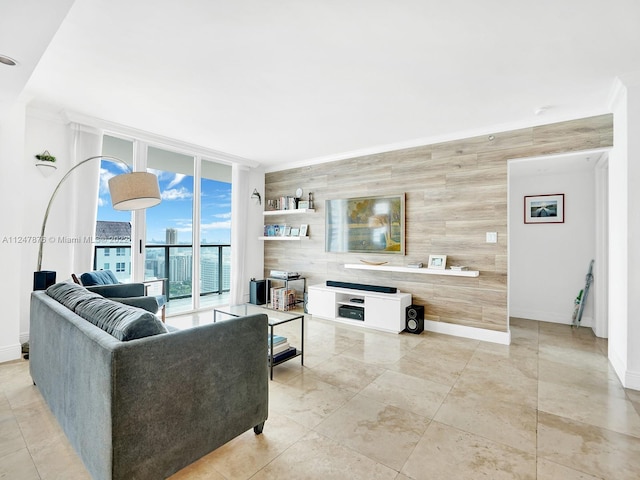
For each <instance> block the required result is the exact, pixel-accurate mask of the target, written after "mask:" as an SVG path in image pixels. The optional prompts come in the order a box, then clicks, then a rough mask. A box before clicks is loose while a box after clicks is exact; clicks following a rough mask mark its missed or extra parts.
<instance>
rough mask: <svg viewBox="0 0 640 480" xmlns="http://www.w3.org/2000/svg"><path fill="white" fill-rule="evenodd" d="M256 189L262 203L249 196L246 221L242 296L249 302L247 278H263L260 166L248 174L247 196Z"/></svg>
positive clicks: (261, 173)
mask: <svg viewBox="0 0 640 480" xmlns="http://www.w3.org/2000/svg"><path fill="white" fill-rule="evenodd" d="M254 188H255V189H256V190H258V192H259V193H260V196H261V197H262V202H263V203H262V204H261V205H257V204H256V202H255V200H254V199H252V198H249V203H248V208H247V216H246V221H247V224H248V228H247V236H248V238H247V256H246V258H245V275H244V278H245V280H246V281H245V282H244V289H245V290H244V292H243V297H244V299H245V301H246V302H249V279H251V278H264V245H263V243H264V242H263V241H261V240H258V237H260V236H262V234H263V232H262V230H263V228H262V225H263V224H264V216H263V215H262V212H263V211H264V170H263V169H262V168H253V169H251V172H250V174H249V196H250V195H251V193H252V192H253V189H254Z"/></svg>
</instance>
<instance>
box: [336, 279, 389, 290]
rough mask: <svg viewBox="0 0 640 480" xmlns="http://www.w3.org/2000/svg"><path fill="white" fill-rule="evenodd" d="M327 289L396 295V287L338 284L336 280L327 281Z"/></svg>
mask: <svg viewBox="0 0 640 480" xmlns="http://www.w3.org/2000/svg"><path fill="white" fill-rule="evenodd" d="M327 287H340V288H352V289H354V290H366V291H368V292H378V293H396V292H397V291H398V289H397V288H396V287H383V286H381V285H367V284H364V283H349V282H336V281H335V280H327Z"/></svg>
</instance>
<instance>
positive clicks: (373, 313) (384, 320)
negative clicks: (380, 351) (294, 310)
mask: <svg viewBox="0 0 640 480" xmlns="http://www.w3.org/2000/svg"><path fill="white" fill-rule="evenodd" d="M354 299H355V300H360V301H361V302H358V301H356V302H354V301H353V300H354ZM409 305H411V294H410V293H401V292H397V293H380V292H370V291H366V290H356V289H351V288H341V287H328V286H326V285H322V284H321V285H311V286H310V287H309V288H308V301H307V311H308V312H309V313H310V314H311V315H316V316H318V317H321V318H326V319H328V320H334V321H336V322H341V323H346V324H349V325H356V326H360V327H366V328H373V329H375V330H382V331H385V332H393V333H400V332H401V331H403V330H404V329H405V315H406V310H407V307H408V306H409ZM341 306H351V307H360V308H363V309H364V320H356V319H353V318H347V317H343V316H341V315H340V314H339V309H340V307H341Z"/></svg>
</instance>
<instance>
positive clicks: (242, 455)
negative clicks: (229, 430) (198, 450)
mask: <svg viewBox="0 0 640 480" xmlns="http://www.w3.org/2000/svg"><path fill="white" fill-rule="evenodd" d="M308 431H309V429H307V428H305V427H303V426H302V425H300V424H298V423H296V422H294V421H293V420H290V419H288V418H287V417H285V416H283V415H278V414H270V415H269V419H268V420H267V422H266V423H265V426H264V431H263V433H262V434H261V435H256V434H255V433H253V430H249V431H247V432H245V433H243V434H242V435H240V436H239V437H236V438H234V439H233V440H231V441H230V442H228V443H227V444H225V445H223V446H222V447H220V448H218V449H217V450H215V451H214V452H212V453H210V454H209V455H206V456H205V457H203V458H201V459H200V460H198V461H197V462H196V464H197V465H191V466H190V467H187V468H186V469H183V470H184V471H180V472H178V473H177V474H176V475H174V476H173V477H172V480H173V479H174V478H175V480H177V479H179V478H185V479H186V478H191V477H189V476H186V473H188V472H189V471H191V472H210V473H211V478H216V476H219V478H221V479H222V478H233V479H237V480H241V479H247V478H250V477H251V476H252V475H254V474H255V473H256V472H258V471H259V470H260V469H261V468H262V467H264V466H265V465H267V464H268V463H269V462H271V461H272V460H273V459H274V458H276V457H277V456H278V455H280V454H281V453H282V452H284V451H285V450H286V449H287V448H289V447H291V445H293V444H294V443H295V442H297V441H298V440H300V439H301V438H302V437H303V436H304V435H306V434H307V433H308ZM191 467H193V468H191ZM195 478H198V477H195ZM202 478H207V479H208V478H209V477H202Z"/></svg>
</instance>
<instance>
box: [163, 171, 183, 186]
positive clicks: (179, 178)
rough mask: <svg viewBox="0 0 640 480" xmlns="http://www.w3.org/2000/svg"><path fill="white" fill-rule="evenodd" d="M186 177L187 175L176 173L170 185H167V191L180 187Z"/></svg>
mask: <svg viewBox="0 0 640 480" xmlns="http://www.w3.org/2000/svg"><path fill="white" fill-rule="evenodd" d="M184 177H186V175H184V174H182V173H176V175H175V176H174V177H173V180H171V181H170V182H169V185H167V189H169V188H172V187H175V186H176V185H178V184H179V183H180V182H181V181H182V180H183V179H184Z"/></svg>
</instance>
